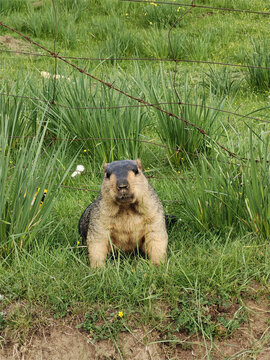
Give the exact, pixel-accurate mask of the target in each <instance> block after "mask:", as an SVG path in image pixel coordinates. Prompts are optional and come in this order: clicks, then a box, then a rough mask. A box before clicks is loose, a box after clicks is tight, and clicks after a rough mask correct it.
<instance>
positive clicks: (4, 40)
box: [0, 35, 30, 55]
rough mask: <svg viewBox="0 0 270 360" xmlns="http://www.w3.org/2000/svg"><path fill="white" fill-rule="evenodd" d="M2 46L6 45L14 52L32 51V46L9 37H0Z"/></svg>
mask: <svg viewBox="0 0 270 360" xmlns="http://www.w3.org/2000/svg"><path fill="white" fill-rule="evenodd" d="M0 45H4V46H5V47H7V48H8V50H12V51H27V50H29V49H30V44H28V43H26V42H25V41H23V40H20V39H15V38H14V37H12V36H9V35H4V36H0ZM17 55H19V54H17Z"/></svg>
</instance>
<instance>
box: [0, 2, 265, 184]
mask: <svg viewBox="0 0 270 360" xmlns="http://www.w3.org/2000/svg"><path fill="white" fill-rule="evenodd" d="M121 2H130V3H132V2H133V3H135V2H136V3H144V4H149V3H150V1H145V0H121ZM155 4H159V5H167V6H168V5H170V6H178V7H179V6H181V7H187V11H185V12H184V13H183V14H181V15H180V16H179V17H178V18H177V19H176V21H175V22H174V24H173V25H172V26H171V27H170V29H169V31H168V41H169V46H170V50H171V55H170V56H169V57H168V58H144V57H111V56H109V57H98V58H95V57H84V56H79V57H76V56H63V55H60V54H59V53H58V52H57V49H56V48H57V32H58V16H57V10H56V6H55V2H54V0H52V8H53V12H54V21H55V34H54V41H53V49H52V50H51V49H48V48H47V47H45V46H44V45H42V44H40V43H38V42H36V41H34V40H33V39H32V38H30V37H29V36H27V35H25V34H24V33H22V32H20V31H18V30H16V28H14V27H12V26H10V25H8V24H5V23H3V22H0V26H1V27H2V28H5V29H7V30H8V31H10V32H11V33H14V34H17V35H18V36H19V37H20V38H21V39H23V40H25V41H26V42H28V43H30V44H32V45H33V46H35V47H36V48H38V49H40V50H42V51H43V53H38V52H32V51H20V50H8V49H0V52H2V53H4V52H5V53H7V54H17V55H22V56H28V57H33V56H35V57H48V58H52V59H54V75H53V90H52V94H51V95H52V96H51V99H50V100H47V99H41V98H37V97H31V96H26V95H18V94H11V93H6V92H2V93H0V95H1V96H5V97H14V98H16V97H17V98H22V99H28V100H31V101H37V102H42V103H45V104H47V105H48V107H54V106H57V107H61V108H66V109H78V110H109V109H123V108H138V107H146V108H153V109H155V110H156V111H158V112H161V113H163V114H165V115H166V116H167V117H168V119H169V118H175V119H177V120H179V121H182V122H183V123H185V124H186V125H187V126H188V127H189V128H194V129H195V130H196V131H198V132H199V133H200V134H201V135H202V136H204V137H206V138H209V140H212V141H213V139H211V136H210V135H209V134H208V133H207V131H206V130H205V129H203V128H202V127H199V126H197V125H196V124H194V123H192V122H190V121H187V120H186V119H185V118H183V117H180V116H178V115H177V114H174V113H172V112H170V111H167V110H165V109H164V108H163V107H162V106H163V105H178V106H192V107H201V108H205V109H211V110H214V111H217V112H222V113H224V114H227V115H228V116H230V115H232V116H235V117H238V118H240V119H243V120H252V121H257V122H262V123H270V121H269V120H266V119H262V118H259V117H253V116H250V115H245V114H240V113H237V112H233V111H228V110H223V109H220V108H216V107H211V106H207V105H202V104H193V103H187V102H184V101H182V100H181V97H180V95H179V94H178V92H177V89H176V85H175V79H176V72H177V64H179V63H182V62H183V63H191V64H195V63H197V64H207V65H218V66H228V67H238V68H250V69H252V68H253V69H262V70H270V67H268V66H256V65H250V64H235V63H228V62H217V61H203V60H199V59H181V58H177V57H176V56H175V54H174V49H173V46H172V42H171V39H170V36H171V32H172V30H173V29H174V28H175V26H176V25H177V24H178V23H179V22H180V21H181V20H182V19H183V17H184V16H186V15H187V14H188V13H190V12H191V11H192V10H193V9H194V8H200V9H207V10H212V11H223V12H224V11H229V12H232V13H242V14H254V15H260V16H268V17H269V15H270V12H267V11H255V10H246V9H234V8H225V7H214V6H208V5H199V4H194V1H192V3H191V4H185V3H181V2H165V1H156V0H155ZM73 60H80V61H82V60H84V61H97V62H104V61H147V62H173V63H174V64H175V69H174V79H173V89H174V91H175V94H176V95H177V98H178V100H179V101H177V102H156V103H152V102H148V101H146V100H145V99H142V98H139V97H137V96H134V95H132V94H130V93H128V92H126V91H124V90H123V89H121V88H119V87H116V86H115V85H114V84H112V83H109V82H107V81H104V80H102V79H101V78H98V77H96V76H94V75H93V74H91V73H89V72H87V71H86V70H85V69H84V68H82V67H79V66H78V65H77V64H75V63H74V62H72V61H73ZM59 61H60V62H62V63H64V64H66V65H67V66H69V67H71V68H73V69H74V70H75V71H77V72H78V73H81V74H83V75H84V76H86V77H89V78H91V79H93V80H94V81H96V82H97V83H100V84H102V85H103V86H105V87H107V88H109V89H111V90H112V91H115V92H118V93H119V94H121V96H123V97H125V98H128V99H130V100H131V101H132V102H134V104H128V105H119V106H79V107H74V106H69V105H65V104H60V103H57V102H56V101H55V98H56V87H57V67H58V62H59ZM49 140H50V141H59V140H61V139H60V138H57V137H51V138H50V139H49ZM62 140H63V139H62ZM65 140H68V141H88V140H102V141H106V140H114V141H138V142H142V143H147V144H150V145H154V146H159V147H163V148H168V146H166V145H164V144H160V143H157V142H156V141H150V140H142V139H127V138H105V137H104V138H83V139H82V138H81V139H79V138H75V139H65ZM214 143H215V144H216V145H217V146H218V147H219V148H221V149H222V150H223V151H224V152H226V153H227V154H228V155H229V156H230V157H232V158H234V159H237V160H247V159H246V158H243V157H239V156H237V154H235V153H234V152H233V151H231V150H230V149H228V148H227V147H226V146H224V145H223V144H221V143H219V142H218V141H214ZM78 189H81V190H89V191H96V190H93V189H92V190H90V189H84V188H78Z"/></svg>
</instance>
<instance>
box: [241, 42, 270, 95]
mask: <svg viewBox="0 0 270 360" xmlns="http://www.w3.org/2000/svg"><path fill="white" fill-rule="evenodd" d="M246 57H247V61H248V63H249V64H250V65H251V66H254V68H252V67H250V68H248V71H247V72H246V81H247V83H248V84H249V86H250V87H251V88H254V89H256V90H260V91H269V87H270V69H260V68H256V67H268V68H270V54H269V46H268V41H267V40H263V41H258V40H256V41H254V40H253V52H252V54H248V55H247V56H246Z"/></svg>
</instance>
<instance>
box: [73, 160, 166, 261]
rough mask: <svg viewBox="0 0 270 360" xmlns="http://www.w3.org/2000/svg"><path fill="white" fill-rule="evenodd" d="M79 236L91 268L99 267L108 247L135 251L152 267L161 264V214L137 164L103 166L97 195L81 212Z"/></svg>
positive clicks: (125, 162)
mask: <svg viewBox="0 0 270 360" xmlns="http://www.w3.org/2000/svg"><path fill="white" fill-rule="evenodd" d="M79 233H80V235H81V237H82V239H83V240H84V241H86V243H87V247H88V253H89V259H90V264H91V267H102V266H103V265H104V264H105V260H106V256H107V254H108V253H109V252H110V251H111V247H112V246H116V247H117V248H119V249H121V250H123V251H132V250H134V249H136V248H138V247H139V248H140V249H141V250H142V251H143V252H145V253H146V254H147V255H148V256H149V258H150V260H151V263H152V264H155V265H159V264H160V263H161V262H164V261H165V257H166V248H167V244H168V234H167V230H166V224H165V216H164V211H163V207H162V204H161V202H160V200H159V198H158V196H157V194H156V193H155V191H154V189H153V188H152V187H151V186H150V184H149V183H148V181H147V179H146V177H145V176H144V174H143V172H142V165H141V161H140V160H122V161H113V162H111V163H108V164H105V165H104V179H103V182H102V186H101V192H100V194H99V196H98V198H97V199H96V200H95V201H94V202H93V203H91V204H90V205H89V206H88V207H87V208H86V209H85V211H84V212H83V214H82V216H81V218H80V220H79Z"/></svg>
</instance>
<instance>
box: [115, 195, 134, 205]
mask: <svg viewBox="0 0 270 360" xmlns="http://www.w3.org/2000/svg"><path fill="white" fill-rule="evenodd" d="M115 200H116V201H117V202H118V203H121V204H128V203H132V202H133V201H134V195H132V194H128V195H127V194H121V195H116V197H115Z"/></svg>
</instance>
